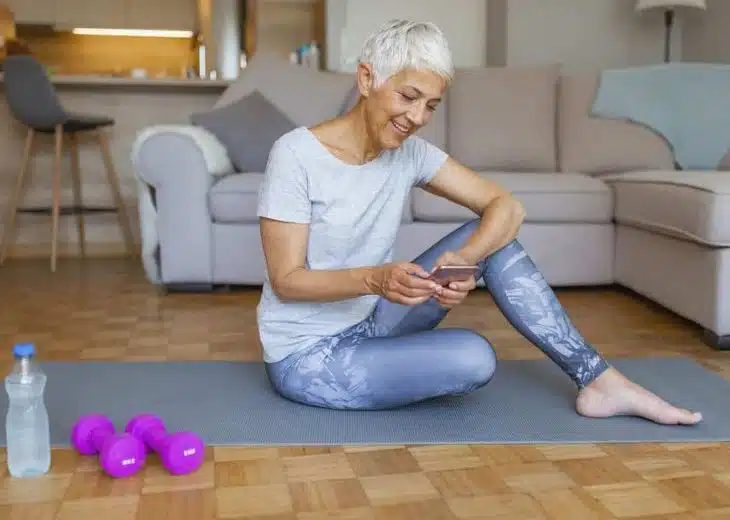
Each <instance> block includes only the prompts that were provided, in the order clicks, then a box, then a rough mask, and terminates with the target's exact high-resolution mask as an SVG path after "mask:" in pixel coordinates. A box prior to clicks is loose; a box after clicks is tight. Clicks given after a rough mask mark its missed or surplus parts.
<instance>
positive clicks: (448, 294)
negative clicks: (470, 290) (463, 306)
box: [439, 287, 466, 300]
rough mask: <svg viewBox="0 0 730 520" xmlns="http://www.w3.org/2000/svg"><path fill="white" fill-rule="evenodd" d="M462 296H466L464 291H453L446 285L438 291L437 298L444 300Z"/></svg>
mask: <svg viewBox="0 0 730 520" xmlns="http://www.w3.org/2000/svg"><path fill="white" fill-rule="evenodd" d="M464 296H466V292H465V291H455V290H453V289H450V288H448V287H444V288H443V289H442V290H441V292H440V293H439V298H443V299H445V300H461V299H463V298H464Z"/></svg>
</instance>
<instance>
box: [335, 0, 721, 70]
mask: <svg viewBox="0 0 730 520" xmlns="http://www.w3.org/2000/svg"><path fill="white" fill-rule="evenodd" d="M716 1H718V2H722V1H727V0H716ZM728 4H730V2H728ZM455 5H458V7H459V8H458V9H456V8H455ZM634 6H635V1H634V0H456V1H455V2H444V1H442V0H420V1H419V0H400V1H399V2H397V3H396V2H390V0H372V1H367V2H365V1H363V0H329V1H328V5H327V25H328V26H327V40H328V52H329V59H328V63H327V67H328V68H330V69H335V70H336V69H340V70H351V69H352V67H353V65H354V61H353V59H354V58H355V57H356V55H357V52H358V51H359V47H360V46H361V45H362V43H363V41H364V39H365V38H366V36H367V35H368V33H369V32H370V31H371V30H372V29H374V28H375V27H376V26H377V24H379V23H381V22H384V21H386V20H388V19H390V18H393V17H397V16H400V17H411V18H414V19H420V20H430V21H433V22H435V23H437V24H438V25H439V26H441V27H442V29H443V30H444V32H445V33H446V35H447V37H448V38H449V42H450V44H451V46H452V51H453V54H454V61H455V63H456V64H457V66H483V65H485V64H486V65H505V64H506V65H511V66H525V65H534V64H542V63H561V64H562V65H563V67H564V69H565V70H566V71H576V70H597V69H600V68H606V67H622V66H630V65H641V64H651V63H658V62H661V61H662V60H663V48H664V27H663V21H662V17H661V15H660V13H650V14H645V15H638V14H636V13H635V12H634ZM728 7H729V8H730V6H728ZM728 38H730V37H728ZM681 39H682V19H681V17H678V19H677V27H676V30H675V33H674V42H675V45H674V48H675V49H676V50H677V52H676V53H675V55H674V57H675V59H677V58H680V57H681V50H682V45H681Z"/></svg>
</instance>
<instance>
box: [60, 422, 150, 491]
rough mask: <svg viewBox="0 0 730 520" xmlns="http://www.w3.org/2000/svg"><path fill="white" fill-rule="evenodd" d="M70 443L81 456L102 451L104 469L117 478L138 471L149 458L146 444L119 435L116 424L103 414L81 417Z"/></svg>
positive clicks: (101, 460)
mask: <svg viewBox="0 0 730 520" xmlns="http://www.w3.org/2000/svg"><path fill="white" fill-rule="evenodd" d="M71 444H72V445H73V447H74V448H76V450H77V451H78V452H79V453H81V454H82V455H95V454H97V453H98V454H99V464H100V465H101V467H102V469H103V470H104V471H105V472H106V473H107V474H108V475H110V476H112V477H114V478H124V477H129V476H131V475H134V474H135V473H137V472H138V471H139V470H140V469H142V467H143V466H144V464H145V460H146V458H147V455H146V452H145V449H144V444H142V443H141V442H140V441H139V439H136V438H134V437H133V436H132V435H128V434H121V435H117V434H116V433H115V431H114V424H112V422H111V421H110V420H109V419H108V418H106V417H105V416H103V415H101V414H92V415H86V416H83V417H81V418H80V419H79V420H78V421H77V422H76V424H75V425H74V427H73V431H72V432H71Z"/></svg>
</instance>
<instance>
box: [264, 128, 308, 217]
mask: <svg viewBox="0 0 730 520" xmlns="http://www.w3.org/2000/svg"><path fill="white" fill-rule="evenodd" d="M311 208H312V205H311V201H310V199H309V190H308V182H307V172H306V170H305V168H304V167H303V166H302V164H301V163H300V162H299V160H298V158H297V155H296V154H295V153H294V151H293V150H292V149H291V147H289V146H288V145H287V144H286V143H284V142H282V141H277V142H276V143H274V145H273V146H272V147H271V152H270V153H269V159H268V161H267V163H266V171H265V172H264V180H263V182H262V183H261V187H260V189H259V201H258V216H259V217H266V218H271V219H275V220H282V221H285V222H295V223H299V224H308V223H309V222H310V221H311Z"/></svg>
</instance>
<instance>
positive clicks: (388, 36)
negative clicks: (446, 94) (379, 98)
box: [360, 19, 454, 87]
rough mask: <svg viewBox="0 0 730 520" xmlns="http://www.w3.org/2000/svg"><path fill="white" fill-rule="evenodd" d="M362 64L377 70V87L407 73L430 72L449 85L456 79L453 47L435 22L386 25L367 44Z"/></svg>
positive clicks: (364, 47) (392, 23) (390, 22)
mask: <svg viewBox="0 0 730 520" xmlns="http://www.w3.org/2000/svg"><path fill="white" fill-rule="evenodd" d="M360 62H361V63H369V64H370V65H371V66H372V67H373V73H374V75H375V86H376V87H378V86H380V85H381V84H382V83H383V82H384V81H386V80H387V79H388V78H390V77H391V76H392V75H394V74H397V73H398V72H400V71H402V70H404V69H426V70H430V71H433V72H435V73H437V74H439V75H440V76H442V77H443V78H444V79H446V81H447V82H451V80H452V79H453V77H454V65H453V63H452V58H451V49H450V48H449V44H448V42H447V41H446V37H445V36H444V33H443V32H442V31H441V29H439V28H438V27H437V26H436V25H435V24H433V23H431V22H414V21H410V20H400V19H396V20H391V21H389V22H387V23H385V24H383V25H382V26H380V27H379V28H378V29H377V30H376V31H375V32H373V33H372V34H371V35H370V36H369V37H368V38H367V40H366V41H365V44H364V45H363V48H362V52H361V53H360Z"/></svg>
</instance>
